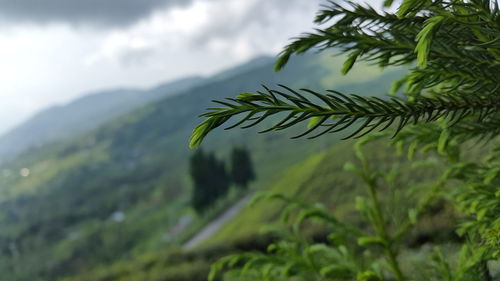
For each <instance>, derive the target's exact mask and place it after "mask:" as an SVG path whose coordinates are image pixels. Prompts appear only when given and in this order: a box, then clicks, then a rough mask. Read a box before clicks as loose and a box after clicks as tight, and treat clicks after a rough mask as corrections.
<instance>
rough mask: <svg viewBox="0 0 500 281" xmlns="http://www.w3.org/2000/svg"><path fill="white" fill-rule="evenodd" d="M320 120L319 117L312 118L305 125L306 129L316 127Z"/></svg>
mask: <svg viewBox="0 0 500 281" xmlns="http://www.w3.org/2000/svg"><path fill="white" fill-rule="evenodd" d="M320 120H321V117H320V116H313V117H311V118H310V119H309V123H307V128H308V129H311V128H312V127H314V126H316V124H318V122H319V121H320Z"/></svg>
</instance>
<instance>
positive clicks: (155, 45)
mask: <svg viewBox="0 0 500 281" xmlns="http://www.w3.org/2000/svg"><path fill="white" fill-rule="evenodd" d="M322 1H324V0H308V1H303V0H273V1H269V0H211V1H209V0H197V1H192V3H191V5H189V6H184V7H176V8H172V9H167V10H162V11H158V12H156V13H155V14H154V15H153V16H151V17H150V18H148V19H147V20H144V21H141V22H140V23H138V24H136V25H134V26H131V27H130V28H127V29H123V30H117V31H115V32H113V33H110V34H108V36H107V39H106V40H104V41H103V44H102V45H101V47H100V50H98V51H97V52H95V53H94V54H92V55H90V56H88V57H87V58H86V63H87V64H95V63H101V62H102V61H108V62H115V63H121V64H122V66H126V67H129V66H130V65H131V64H133V65H140V63H141V61H144V63H148V62H151V60H152V56H162V54H163V55H167V54H175V53H184V52H185V51H190V52H191V53H196V52H204V53H206V54H207V56H213V55H220V56H225V57H228V58H230V59H233V61H235V62H241V61H244V60H247V59H249V58H251V57H253V56H256V55H259V54H272V55H274V54H276V53H277V52H278V51H280V50H281V48H282V47H283V46H284V45H285V44H286V42H287V41H288V39H289V38H290V37H293V36H296V35H298V34H299V33H300V32H302V31H307V30H309V29H310V27H312V26H313V24H312V20H313V17H314V14H315V12H316V11H317V9H318V7H319V5H320V3H322ZM153 61H154V59H153Z"/></svg>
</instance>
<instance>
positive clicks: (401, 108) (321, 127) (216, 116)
mask: <svg viewBox="0 0 500 281" xmlns="http://www.w3.org/2000/svg"><path fill="white" fill-rule="evenodd" d="M280 87H281V89H279V90H273V89H268V88H266V87H264V88H265V91H264V92H260V91H259V92H257V93H244V94H241V95H239V96H238V97H236V98H235V99H233V98H229V99H227V101H214V102H215V103H218V104H220V105H222V106H223V107H218V108H211V109H209V111H208V112H206V113H204V114H202V115H201V116H202V117H208V119H206V120H205V121H204V122H202V123H201V124H200V125H199V126H198V127H196V129H195V130H194V132H193V135H192V136H191V139H190V146H191V147H196V146H199V145H200V144H201V142H202V140H203V138H204V137H205V136H206V135H207V134H208V133H209V132H210V131H212V130H213V129H215V128H217V127H219V126H221V125H223V124H225V123H227V122H228V121H229V120H230V119H232V118H233V117H234V118H237V117H241V116H242V117H241V118H240V119H239V120H238V121H237V122H236V123H234V124H233V125H231V126H229V127H227V128H226V129H232V128H235V127H237V126H241V127H242V128H250V127H254V126H256V125H258V124H260V123H261V122H262V121H264V120H266V119H268V118H270V117H271V116H275V115H278V114H280V113H286V116H282V115H280V117H279V118H278V121H275V123H274V125H273V126H271V127H270V128H268V129H265V130H262V131H261V133H264V132H270V131H280V130H283V129H287V128H290V127H292V126H295V125H297V124H299V123H302V122H303V121H306V120H308V121H309V128H308V129H307V130H306V131H304V132H303V133H301V134H299V135H297V136H295V137H293V138H299V137H304V136H308V138H316V137H318V136H321V135H324V134H326V133H336V132H340V131H343V130H346V129H348V128H350V127H352V126H355V125H358V126H357V128H356V129H355V130H354V131H353V132H351V133H350V134H349V135H348V136H346V137H344V139H348V138H359V137H361V136H364V135H366V134H368V133H370V132H372V131H374V130H376V129H378V130H379V131H383V130H385V129H387V128H389V127H391V125H393V124H394V125H395V131H394V135H396V134H397V133H398V132H399V131H401V129H403V128H404V127H405V126H406V125H408V124H411V123H413V124H416V123H419V122H432V121H436V120H438V119H440V118H447V119H448V122H449V123H450V124H456V123H459V122H460V121H461V120H463V119H464V118H466V117H470V116H477V118H478V121H479V122H481V121H483V120H485V119H486V118H487V117H488V116H490V115H492V114H494V113H495V111H497V110H498V109H499V108H500V101H499V100H498V99H495V98H493V97H489V98H484V97H479V96H470V97H467V98H465V97H460V96H458V97H455V96H451V95H441V96H439V97H437V98H424V97H419V98H417V99H416V100H414V101H412V102H409V101H405V100H400V99H396V98H391V99H389V100H383V99H380V98H377V97H361V96H358V95H344V94H342V93H340V92H337V91H332V90H329V91H327V94H320V93H318V92H315V91H312V90H308V89H301V90H300V91H295V90H293V89H290V88H288V87H286V86H283V85H280ZM358 121H359V122H358Z"/></svg>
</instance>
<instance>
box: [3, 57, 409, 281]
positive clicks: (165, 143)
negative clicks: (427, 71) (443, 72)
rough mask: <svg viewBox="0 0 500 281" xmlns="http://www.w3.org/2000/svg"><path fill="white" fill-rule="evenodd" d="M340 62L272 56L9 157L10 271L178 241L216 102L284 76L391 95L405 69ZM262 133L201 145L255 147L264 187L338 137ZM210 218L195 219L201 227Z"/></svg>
mask: <svg viewBox="0 0 500 281" xmlns="http://www.w3.org/2000/svg"><path fill="white" fill-rule="evenodd" d="M341 60H342V58H339V57H337V58H336V59H331V58H330V54H329V53H323V54H322V55H312V54H309V55H304V56H300V57H297V58H296V59H294V60H293V61H292V62H291V63H290V65H289V66H288V67H287V68H286V69H285V70H283V71H281V72H278V73H274V72H273V71H272V61H271V60H269V61H268V62H267V61H262V59H259V61H257V62H249V64H247V65H243V66H240V67H238V68H236V69H235V70H234V71H226V72H225V73H223V74H221V75H216V76H214V77H213V78H209V79H207V80H205V81H204V82H203V83H200V84H198V85H197V86H194V87H191V88H189V89H187V90H185V91H184V92H182V94H180V93H179V94H177V95H172V96H169V97H166V98H164V99H161V100H158V101H156V102H154V103H150V104H148V105H146V106H144V107H141V108H139V109H137V110H134V111H133V112H130V113H127V114H124V115H122V116H120V117H118V118H116V119H113V120H111V121H109V122H107V123H105V124H102V125H101V126H99V127H97V128H95V129H92V130H91V131H89V132H86V133H83V134H81V135H78V136H75V137H69V138H67V139H66V140H62V141H59V142H55V143H47V144H44V145H42V146H40V147H37V148H33V149H31V150H30V151H29V152H24V153H22V154H21V155H20V156H19V157H18V158H16V159H15V160H12V161H8V162H5V163H3V164H1V165H0V274H1V276H3V277H5V279H6V280H11V281H24V280H26V281H27V280H41V281H44V280H59V279H60V278H61V277H64V276H73V275H78V274H80V273H82V272H86V271H88V270H90V269H91V268H96V267H99V266H104V267H106V266H108V265H111V264H112V263H114V262H116V261H119V260H127V259H130V258H132V257H135V256H138V255H143V254H147V253H150V252H153V251H158V250H159V249H167V248H168V247H171V246H172V245H174V244H175V242H176V241H179V239H181V238H182V237H170V236H169V235H168V234H169V233H170V229H171V228H172V227H174V226H175V225H176V223H177V222H178V221H179V219H180V218H181V217H184V216H186V215H189V214H191V209H190V207H189V197H190V187H191V183H190V180H189V176H188V159H189V155H190V154H191V151H190V150H189V149H188V147H187V143H188V138H189V135H190V134H191V132H192V130H193V128H194V127H195V125H196V124H197V123H199V122H200V121H201V120H200V119H199V118H198V117H197V116H198V115H199V114H200V113H202V112H203V111H204V110H205V108H207V107H210V106H213V103H212V102H211V100H213V99H223V98H225V97H231V96H235V95H236V94H238V93H240V92H248V91H255V90H259V89H261V86H260V85H261V84H265V85H269V86H271V87H274V86H275V85H277V84H279V83H281V84H286V85H289V86H290V87H294V88H301V87H307V88H312V89H323V88H335V89H338V90H341V91H347V92H358V93H364V94H370V95H374V94H377V95H379V96H382V95H384V94H385V93H386V92H387V91H388V88H389V85H390V83H389V81H393V80H395V79H397V78H399V77H400V76H401V75H402V73H403V71H402V70H401V69H395V70H390V71H387V72H381V71H380V70H378V69H375V70H374V69H373V67H369V66H359V67H355V68H354V69H353V70H352V74H351V75H353V76H355V77H356V79H355V80H347V79H345V78H344V77H343V76H341V75H333V74H332V69H334V68H335V69H337V72H338V69H340V67H341V64H340V62H341ZM262 125H263V126H266V125H269V123H267V122H266V123H264V124H262ZM257 129H258V128H256V129H250V130H231V131H224V130H216V131H215V132H214V133H213V134H212V135H211V136H210V138H208V139H207V142H206V143H204V144H203V146H202V149H205V150H214V151H216V152H217V157H219V158H221V159H227V156H228V152H229V150H230V149H231V146H233V145H245V146H247V147H248V148H249V150H250V151H252V159H253V161H254V163H255V167H256V173H257V176H258V181H257V182H256V183H255V188H259V187H262V186H265V185H266V184H267V183H269V182H274V181H275V180H277V179H278V178H279V177H280V175H281V173H282V171H283V170H284V169H286V168H287V167H289V166H290V165H292V164H294V163H296V162H298V161H300V160H302V159H304V157H306V156H307V155H310V154H312V153H317V152H318V151H321V150H323V149H324V147H327V146H329V145H330V144H333V143H335V142H336V141H337V140H338V139H339V138H340V136H337V135H334V136H332V137H329V138H320V139H317V140H314V141H309V140H294V141H291V140H289V137H290V136H292V134H294V133H296V132H298V131H299V130H302V129H304V127H302V128H297V129H295V130H290V131H287V132H286V133H270V134H267V135H259V134H257V133H256V130H257ZM203 219H204V217H203V216H201V217H198V218H197V223H200V224H201V223H202V222H203ZM42 261H43V262H42ZM92 280H94V279H92ZM103 280H104V279H103ZM108 280H112V279H108Z"/></svg>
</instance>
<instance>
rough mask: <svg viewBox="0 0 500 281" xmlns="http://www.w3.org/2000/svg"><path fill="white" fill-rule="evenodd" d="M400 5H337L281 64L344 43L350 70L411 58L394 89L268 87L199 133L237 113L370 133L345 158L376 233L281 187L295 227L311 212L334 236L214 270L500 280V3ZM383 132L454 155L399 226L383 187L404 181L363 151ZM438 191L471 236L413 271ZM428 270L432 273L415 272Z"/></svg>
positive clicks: (412, 1)
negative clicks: (405, 250)
mask: <svg viewBox="0 0 500 281" xmlns="http://www.w3.org/2000/svg"><path fill="white" fill-rule="evenodd" d="M393 2H394V3H393ZM396 3H398V7H396V8H397V9H396V12H389V9H385V10H384V11H379V10H377V9H374V8H372V7H370V6H367V5H364V4H363V5H361V4H357V3H353V2H350V1H335V2H334V1H331V2H329V4H327V5H325V6H324V7H323V8H322V9H321V10H320V11H319V13H318V15H317V17H316V19H315V22H316V23H317V24H319V25H320V27H319V28H318V29H316V30H315V31H314V32H311V33H305V34H302V35H300V36H299V37H297V38H295V39H294V40H293V41H292V42H291V43H290V44H289V45H288V46H286V47H285V49H284V50H283V52H282V53H281V54H280V56H279V57H278V59H277V62H276V65H275V68H276V70H279V69H281V68H283V67H284V66H285V65H286V63H287V62H288V60H289V59H290V58H291V57H292V56H293V55H300V54H302V53H304V52H306V51H308V50H311V49H316V50H318V49H319V50H325V49H331V48H333V49H334V50H337V51H338V52H339V53H343V54H346V55H347V60H346V61H345V63H344V65H343V67H342V68H341V69H340V72H341V73H343V74H348V72H349V70H350V69H351V68H352V67H355V64H356V62H358V61H368V62H371V63H374V64H376V65H378V66H380V67H390V66H400V65H406V66H409V71H408V73H407V75H406V76H405V77H404V78H403V79H401V80H399V81H395V83H394V84H393V89H392V91H391V93H392V94H393V95H392V96H391V97H388V98H385V99H381V98H377V97H369V96H370V93H363V95H358V94H349V95H347V94H344V93H340V92H338V91H335V90H325V91H323V92H316V91H312V90H309V89H291V88H289V87H287V86H284V85H280V86H279V87H276V88H267V87H264V90H262V91H256V92H254V93H242V94H240V95H238V96H237V97H236V98H228V99H227V100H222V101H215V103H216V104H218V106H217V107H214V108H210V109H208V111H207V112H206V113H205V114H203V115H202V116H203V117H206V118H207V119H206V120H205V121H203V122H202V123H201V124H200V125H198V127H197V128H196V129H195V130H194V132H193V135H192V137H191V140H190V145H191V146H192V147H196V146H198V145H200V144H201V142H202V140H203V138H204V137H206V135H207V134H208V133H209V132H210V131H212V130H213V129H215V128H217V127H220V126H222V125H223V124H226V123H229V121H235V122H233V123H231V124H229V127H227V129H231V128H234V127H238V126H241V127H242V128H249V127H253V126H256V125H258V124H261V122H262V121H264V120H267V119H269V120H270V121H272V122H274V123H273V125H272V126H270V127H268V128H265V129H264V130H263V131H262V132H271V131H280V130H284V129H287V128H290V127H292V126H300V125H303V123H308V126H304V127H305V129H304V132H303V133H302V134H299V135H297V136H296V137H304V136H308V137H311V138H314V137H318V136H324V135H327V134H330V133H342V131H345V132H347V133H344V138H360V137H363V138H361V139H360V141H359V142H358V144H357V145H356V147H355V152H356V155H357V156H358V160H359V161H358V163H357V164H350V163H349V164H346V169H348V170H350V171H352V172H354V173H355V174H357V175H358V176H359V177H360V178H361V179H362V180H363V181H364V182H365V186H366V194H367V196H366V197H362V196H360V197H359V198H357V200H356V207H357V209H358V211H359V212H360V214H361V215H362V216H363V217H365V219H366V222H367V223H368V224H369V225H370V227H371V229H370V230H368V231H367V230H366V229H357V228H355V227H353V226H349V225H347V224H345V223H342V222H340V221H339V220H338V219H337V218H335V217H333V216H332V215H331V214H329V213H328V212H326V211H325V210H323V209H321V208H318V207H316V206H307V205H306V204H303V203H300V202H298V201H296V200H294V199H290V198H283V197H280V196H279V195H273V196H270V197H272V198H281V199H283V200H285V201H287V202H288V203H289V204H290V206H292V207H297V208H298V209H301V211H299V215H298V219H297V223H296V225H300V223H301V222H302V221H304V220H306V219H310V218H317V219H320V220H323V221H324V223H325V224H328V225H331V226H332V227H333V230H332V234H331V235H330V236H329V238H330V240H331V243H330V244H328V245H326V244H310V243H307V242H304V240H303V239H291V238H290V237H292V235H288V236H285V237H284V238H283V240H281V241H278V242H277V243H275V244H273V245H271V246H270V247H269V251H268V252H267V253H245V254H237V255H233V256H228V257H227V258H224V259H222V260H221V261H219V262H218V263H216V264H215V265H214V266H213V271H212V274H211V276H210V277H211V278H214V277H215V276H216V274H217V273H218V272H219V271H220V270H222V269H223V268H224V267H225V266H226V265H229V266H234V267H237V268H239V271H238V272H239V274H240V275H243V276H245V277H244V279H242V280H285V279H286V280H289V279H290V278H291V277H293V278H294V279H293V280H363V281H367V280H399V281H401V280H463V281H465V280H493V278H495V277H499V276H498V275H497V276H492V274H491V272H490V267H489V265H490V261H492V260H496V259H498V258H499V257H500V215H499V214H500V144H499V143H498V138H499V134H500V9H499V3H498V1H495V0H402V1H392V0H386V1H385V3H384V4H385V6H386V7H390V6H393V5H396ZM391 10H393V9H391ZM373 95H374V96H375V93H374V94H373ZM366 96H368V97H366ZM377 96H378V95H377ZM270 117H272V118H270ZM266 124H269V122H267V123H266ZM372 139H379V140H380V139H382V140H386V142H390V143H393V144H396V145H397V147H398V148H399V149H400V150H406V151H407V152H408V158H410V159H413V157H414V155H415V154H421V155H422V157H424V153H425V152H429V151H430V152H433V153H434V154H435V155H439V156H441V158H440V161H443V164H440V168H444V170H445V171H444V172H443V173H442V176H441V177H439V179H437V180H436V182H434V183H431V184H422V185H421V186H419V190H420V191H419V193H415V194H420V197H418V198H414V200H415V202H417V203H416V204H415V205H414V206H411V204H409V203H408V204H406V205H404V206H402V208H399V209H400V210H405V212H406V213H407V214H408V215H407V218H406V220H405V221H404V222H402V223H399V224H398V225H396V226H393V225H390V224H389V221H390V219H388V218H391V217H392V216H394V215H395V214H393V213H386V212H385V211H384V208H383V206H382V204H381V199H380V198H381V194H379V192H380V189H381V188H380V185H381V184H387V185H389V186H393V185H394V184H393V182H392V180H391V179H392V178H394V175H392V174H384V173H383V172H382V171H377V170H376V169H374V166H376V163H370V162H369V161H368V160H367V158H366V157H365V156H364V153H363V149H362V147H363V145H364V143H366V142H367V141H369V140H372ZM480 143H481V144H483V148H482V149H481V151H482V154H480V155H479V152H478V155H474V157H465V156H464V155H465V154H466V153H465V152H466V151H465V150H466V149H470V147H471V146H473V147H477V146H478V145H479V144H480ZM476 151H479V150H476ZM483 152H484V153H483ZM431 162H432V161H431ZM434 162H435V161H434ZM374 164H375V165H374ZM420 164H421V163H415V165H420ZM394 188H395V187H394ZM400 188H402V187H400ZM400 192H405V191H404V190H400ZM435 198H441V199H442V200H446V201H447V202H449V203H450V204H451V205H452V206H453V208H454V212H455V213H456V214H458V215H460V216H461V222H460V224H459V225H457V233H458V234H459V235H460V236H461V237H462V239H463V243H462V245H461V249H460V251H459V253H458V254H457V255H456V256H458V257H457V258H452V257H448V256H445V255H444V254H443V252H442V251H441V249H439V248H435V249H434V250H433V253H432V254H431V255H430V256H429V259H428V263H427V264H426V265H421V264H418V265H417V264H415V265H414V266H407V267H406V269H405V268H403V267H402V266H401V261H400V256H399V254H400V251H401V247H402V244H401V239H403V238H404V237H405V235H407V233H408V232H409V231H410V230H411V229H412V228H413V227H415V226H416V225H418V222H419V220H421V218H422V215H423V214H425V213H426V212H427V211H428V208H429V204H430V202H432V200H433V199H435ZM287 217H288V215H287ZM297 229H298V227H295V228H294V232H293V234H296V230H297ZM240 265H243V266H242V267H239V266H240ZM419 266H421V269H422V270H414V269H415V268H417V267H419ZM410 269H413V270H410ZM424 269H425V270H424ZM427 269H429V270H427ZM245 278H246V279H245ZM499 278H500V277H499Z"/></svg>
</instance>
